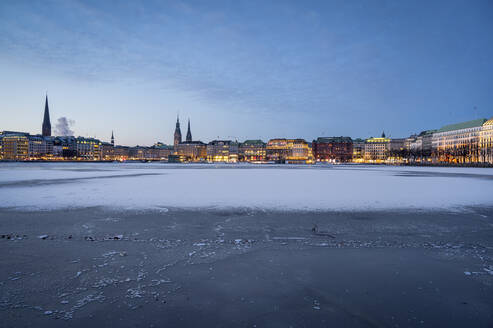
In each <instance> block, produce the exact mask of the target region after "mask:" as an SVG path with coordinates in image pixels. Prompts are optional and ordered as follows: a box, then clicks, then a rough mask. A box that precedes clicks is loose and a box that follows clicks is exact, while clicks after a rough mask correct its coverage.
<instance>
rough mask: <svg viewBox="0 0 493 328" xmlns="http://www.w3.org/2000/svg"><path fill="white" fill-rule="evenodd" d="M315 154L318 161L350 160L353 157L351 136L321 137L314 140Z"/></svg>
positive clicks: (343, 161) (338, 161)
mask: <svg viewBox="0 0 493 328" xmlns="http://www.w3.org/2000/svg"><path fill="white" fill-rule="evenodd" d="M312 149H313V156H314V157H315V160H316V161H318V162H337V163H340V162H342V163H345V162H349V161H351V160H352V158H353V140H352V139H351V138H350V137H330V138H325V137H320V138H317V140H313V142H312Z"/></svg>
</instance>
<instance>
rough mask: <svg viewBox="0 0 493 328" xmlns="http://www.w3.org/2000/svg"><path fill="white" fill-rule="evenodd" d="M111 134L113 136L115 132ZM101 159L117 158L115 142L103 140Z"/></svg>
mask: <svg viewBox="0 0 493 328" xmlns="http://www.w3.org/2000/svg"><path fill="white" fill-rule="evenodd" d="M111 136H112V137H113V133H112V134H111ZM101 159H102V160H105V161H112V160H114V159H115V147H114V143H110V142H101Z"/></svg>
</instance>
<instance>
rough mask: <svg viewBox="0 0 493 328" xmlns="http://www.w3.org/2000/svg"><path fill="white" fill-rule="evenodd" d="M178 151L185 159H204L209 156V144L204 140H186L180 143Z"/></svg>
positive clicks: (191, 160) (196, 160) (195, 160)
mask: <svg viewBox="0 0 493 328" xmlns="http://www.w3.org/2000/svg"><path fill="white" fill-rule="evenodd" d="M176 153H177V155H179V156H182V160H183V161H189V162H198V161H202V160H205V159H206V158H207V145H206V144H205V143H203V142H202V141H185V142H182V143H180V144H178V146H177V151H176Z"/></svg>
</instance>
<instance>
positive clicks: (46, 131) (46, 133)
mask: <svg viewBox="0 0 493 328" xmlns="http://www.w3.org/2000/svg"><path fill="white" fill-rule="evenodd" d="M42 135H43V137H50V136H51V122H50V109H49V108H48V94H46V98H45V114H44V118H43V126H42Z"/></svg>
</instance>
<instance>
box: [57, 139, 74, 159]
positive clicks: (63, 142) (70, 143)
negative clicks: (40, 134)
mask: <svg viewBox="0 0 493 328" xmlns="http://www.w3.org/2000/svg"><path fill="white" fill-rule="evenodd" d="M53 155H54V156H55V157H56V158H72V159H75V158H76V157H77V140H76V139H75V137H73V136H63V137H55V139H54V141H53Z"/></svg>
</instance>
